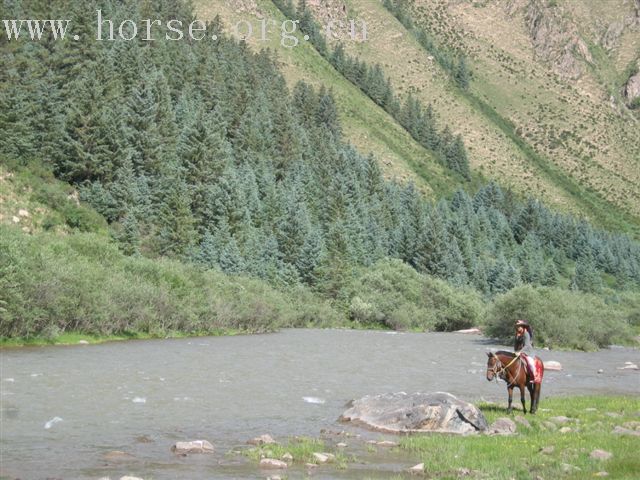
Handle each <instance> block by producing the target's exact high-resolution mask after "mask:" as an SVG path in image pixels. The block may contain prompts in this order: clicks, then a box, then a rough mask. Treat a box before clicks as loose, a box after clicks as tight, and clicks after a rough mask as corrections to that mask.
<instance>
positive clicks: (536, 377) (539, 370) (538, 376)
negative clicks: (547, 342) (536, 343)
mask: <svg viewBox="0 0 640 480" xmlns="http://www.w3.org/2000/svg"><path fill="white" fill-rule="evenodd" d="M533 363H534V364H535V367H536V368H535V369H534V371H533V383H542V375H543V372H544V366H543V365H542V360H541V359H540V357H534V359H533Z"/></svg>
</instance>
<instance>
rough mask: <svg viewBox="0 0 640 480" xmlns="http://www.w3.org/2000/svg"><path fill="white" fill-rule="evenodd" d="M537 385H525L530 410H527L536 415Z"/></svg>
mask: <svg viewBox="0 0 640 480" xmlns="http://www.w3.org/2000/svg"><path fill="white" fill-rule="evenodd" d="M538 385H539V384H537V383H533V384H531V383H530V384H528V385H527V390H529V398H530V399H531V402H530V403H531V408H530V410H529V412H531V413H536V390H537V389H538Z"/></svg>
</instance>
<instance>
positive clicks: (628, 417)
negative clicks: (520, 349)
mask: <svg viewBox="0 0 640 480" xmlns="http://www.w3.org/2000/svg"><path fill="white" fill-rule="evenodd" d="M479 406H480V409H481V410H482V412H483V413H484V415H485V416H486V417H487V420H488V421H489V423H493V422H494V421H495V420H497V419H498V418H502V417H505V416H506V411H505V408H506V406H504V405H499V404H493V403H483V404H480V405H479ZM508 418H511V419H513V420H515V423H516V429H517V430H516V433H515V434H513V435H496V436H488V435H477V436H466V437H460V436H451V435H415V436H409V437H401V438H398V437H391V436H383V435H378V434H373V435H374V438H377V440H375V439H374V440H372V439H371V436H372V434H369V435H367V434H364V435H361V433H362V432H359V431H357V430H349V431H339V432H334V433H331V432H329V433H328V434H325V435H323V436H321V437H318V438H306V437H303V438H292V439H289V440H286V441H285V442H282V443H281V444H272V445H263V446H259V447H254V448H249V449H246V450H243V451H242V453H241V454H242V455H244V456H246V457H247V458H249V459H250V460H251V461H253V462H254V463H256V464H257V463H258V462H259V461H260V459H261V458H265V457H272V458H273V457H275V458H278V459H282V458H283V457H284V458H285V459H287V460H288V463H289V466H288V467H287V471H288V472H289V473H290V474H294V472H296V473H297V472H298V471H300V473H303V472H304V471H309V470H312V471H316V472H318V473H320V472H322V473H324V474H326V475H328V477H332V476H333V475H332V473H329V472H327V471H331V470H333V471H334V472H335V478H348V477H349V475H348V473H347V472H348V471H349V470H351V469H353V468H356V469H358V470H359V471H362V470H363V469H366V470H369V469H371V470H372V471H376V470H377V469H376V465H381V466H383V467H382V468H390V470H391V471H388V472H387V475H388V477H387V478H405V476H404V473H405V472H406V471H407V470H408V469H409V468H411V467H413V466H415V465H419V464H423V466H424V469H423V470H421V469H419V468H418V469H416V471H417V473H419V474H421V475H424V476H426V477H427V478H438V479H441V478H442V479H444V478H460V477H468V478H492V479H496V480H499V479H505V480H506V479H511V478H523V479H525V478H527V479H528V478H575V479H579V478H588V477H594V476H596V477H599V476H608V477H610V478H616V479H630V480H631V479H635V478H637V474H638V472H639V471H640V458H639V457H638V455H637V452H638V451H639V450H640V398H638V397H635V398H631V397H620V396H584V397H583V396H578V397H558V398H550V399H546V400H545V401H544V404H543V405H542V406H541V410H540V411H539V412H538V414H536V415H526V417H525V416H522V414H521V413H520V414H518V413H515V414H514V415H513V416H510V417H508ZM235 453H236V454H238V451H236V452H235ZM315 453H321V454H325V457H327V455H326V454H329V455H328V458H329V463H327V464H326V465H323V464H322V461H323V457H322V456H317V455H314V454H315ZM312 465H313V466H312ZM365 466H366V467H365ZM341 471H342V472H344V473H340V472H341ZM379 473H382V472H379ZM376 478H377V475H376Z"/></svg>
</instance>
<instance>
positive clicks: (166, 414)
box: [0, 329, 640, 480]
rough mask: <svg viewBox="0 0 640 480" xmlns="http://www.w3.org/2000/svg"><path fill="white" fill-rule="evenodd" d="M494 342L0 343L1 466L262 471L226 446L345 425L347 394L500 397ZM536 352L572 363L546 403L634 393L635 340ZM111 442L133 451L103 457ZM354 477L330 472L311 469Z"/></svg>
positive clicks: (206, 474)
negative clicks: (190, 447) (489, 376)
mask: <svg viewBox="0 0 640 480" xmlns="http://www.w3.org/2000/svg"><path fill="white" fill-rule="evenodd" d="M499 347H502V346H500V345H496V344H494V343H491V341H490V340H487V339H484V338H482V337H479V336H475V335H462V334H453V333H448V334H447V333H429V334H419V333H394V332H379V331H348V330H311V329H305V330H285V331H282V332H280V333H276V334H269V335H254V336H235V337H213V338H209V337H207V338H193V339H177V340H149V341H128V342H113V343H106V344H102V345H78V346H70V347H26V348H21V349H4V350H2V351H0V356H1V358H0V360H1V370H0V388H1V397H0V401H1V405H0V407H1V410H0V414H1V415H0V421H1V429H2V431H1V435H0V449H1V453H2V458H1V461H0V476H6V477H8V478H14V477H15V478H18V477H19V478H20V479H23V480H25V479H40V478H43V479H44V478H62V479H85V478H86V479H98V478H101V477H106V476H110V477H111V478H112V479H114V478H119V476H121V475H127V474H132V475H137V476H140V477H142V478H145V479H147V478H153V479H154V480H161V479H205V478H206V479H211V478H266V477H267V476H268V473H265V472H260V471H259V470H258V469H257V467H256V462H253V461H248V460H245V459H243V457H240V456H238V455H229V454H228V452H229V451H231V450H233V449H234V448H237V447H238V446H240V445H243V444H245V442H246V440H247V439H250V438H252V437H255V436H258V435H261V434H264V433H269V434H271V435H272V436H274V437H275V438H280V439H283V438H285V437H289V436H294V435H309V436H315V437H317V436H319V434H320V430H321V429H333V430H341V429H342V428H343V426H342V425H340V424H339V423H337V422H336V420H337V418H338V416H339V415H340V414H341V413H342V412H343V410H344V409H345V408H344V407H345V403H346V402H348V401H349V400H351V399H353V398H359V397H362V396H364V395H367V394H377V393H384V392H398V391H405V392H418V391H422V392H435V391H448V392H450V393H453V394H454V395H457V396H459V397H460V398H462V399H464V400H468V401H477V400H481V399H483V400H492V401H497V402H500V403H504V402H506V388H505V385H504V383H500V384H496V383H495V382H487V380H486V378H485V368H486V361H487V357H486V355H485V352H486V351H488V350H489V349H496V348H499ZM538 353H539V354H540V355H541V356H542V357H543V359H544V360H557V361H559V362H561V363H562V365H563V367H564V369H563V370H562V371H560V372H550V371H548V372H546V375H545V382H544V384H543V389H542V397H541V404H540V407H541V408H544V398H545V396H559V395H575V394H623V395H631V396H637V397H639V398H640V372H638V371H634V370H621V369H620V368H621V367H623V366H624V365H625V362H633V363H636V364H638V363H640V351H639V350H638V349H631V348H622V347H612V348H609V349H605V350H602V351H599V352H595V353H580V352H556V351H540V352H538ZM599 369H603V370H604V372H603V373H598V370H599ZM527 401H528V399H527ZM194 439H207V440H209V441H211V442H212V443H213V444H214V445H215V447H216V453H215V454H214V455H190V456H188V457H178V456H175V455H174V454H172V453H171V452H170V447H171V445H172V444H173V443H175V442H176V441H181V440H194ZM114 450H119V451H124V452H127V453H129V454H131V455H133V457H132V458H131V459H120V460H113V459H109V458H108V456H106V457H105V455H106V454H107V453H108V452H112V451H114ZM384 468H385V467H384V465H377V466H373V467H372V469H373V470H374V471H375V470H376V469H378V470H384ZM289 475H290V478H299V477H296V476H295V475H292V474H291V473H290V474H289ZM353 475H354V474H353V471H352V469H348V470H347V471H342V472H341V471H338V470H333V471H331V470H327V471H326V472H325V473H323V472H322V471H319V472H318V473H316V474H314V478H359V477H358V475H359V474H357V473H356V474H355V476H353ZM301 476H302V474H301ZM360 478H361V477H360ZM380 478H384V476H382V477H380Z"/></svg>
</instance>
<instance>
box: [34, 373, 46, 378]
mask: <svg viewBox="0 0 640 480" xmlns="http://www.w3.org/2000/svg"><path fill="white" fill-rule="evenodd" d="M42 375H43V374H42V373H32V374H31V376H32V377H41V376H42Z"/></svg>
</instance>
